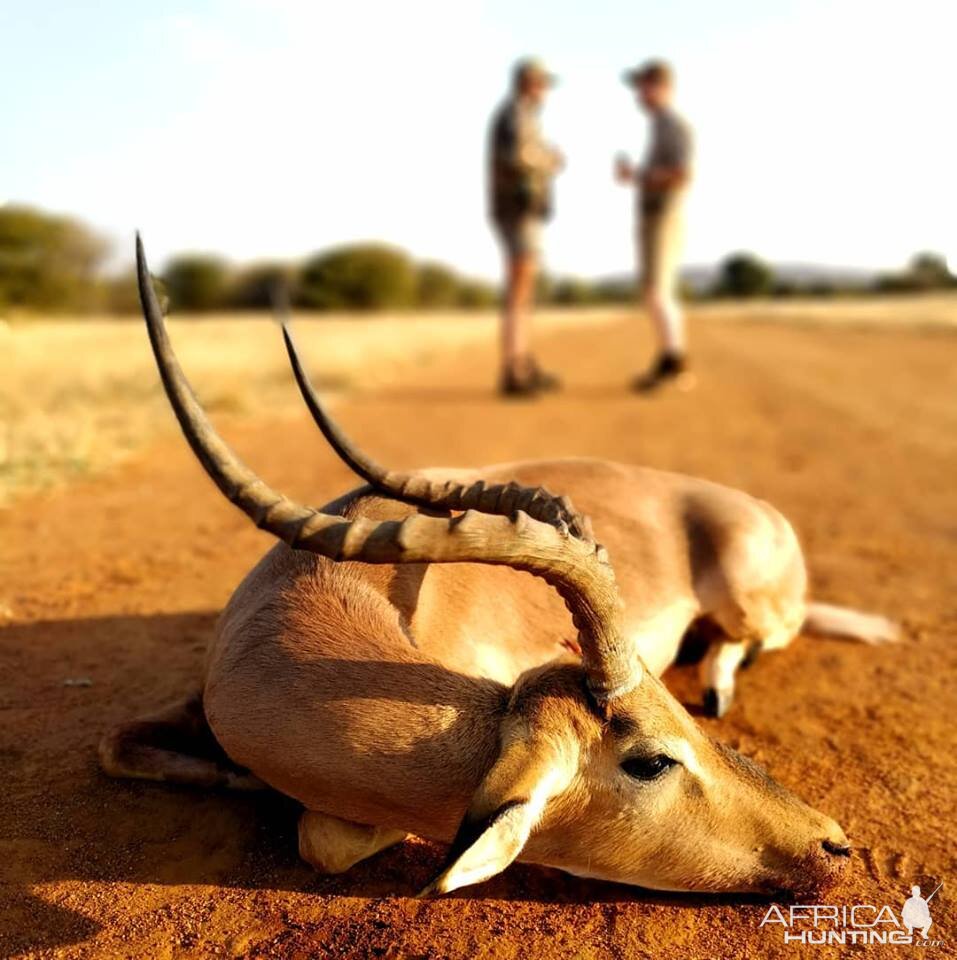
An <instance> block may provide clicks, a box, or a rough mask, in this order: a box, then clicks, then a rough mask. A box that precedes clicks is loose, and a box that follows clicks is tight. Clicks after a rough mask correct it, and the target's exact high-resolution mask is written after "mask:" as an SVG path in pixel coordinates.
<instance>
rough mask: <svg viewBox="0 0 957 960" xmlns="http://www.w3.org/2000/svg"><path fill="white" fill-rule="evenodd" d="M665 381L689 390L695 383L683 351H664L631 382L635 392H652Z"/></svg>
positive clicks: (680, 388)
mask: <svg viewBox="0 0 957 960" xmlns="http://www.w3.org/2000/svg"><path fill="white" fill-rule="evenodd" d="M667 383H673V384H675V386H677V387H678V389H679V390H690V389H691V388H692V387H693V386H694V385H695V379H694V374H693V373H691V371H690V370H689V369H688V360H687V358H686V357H685V355H684V354H683V353H672V352H668V351H666V352H664V353H661V354H659V355H658V359H657V360H656V361H655V362H654V363H653V364H652V366H651V367H650V368H649V369H648V370H646V371H645V372H644V373H642V374H639V375H638V376H637V377H635V379H634V380H633V381H632V383H631V389H632V390H634V391H635V392H636V393H654V392H655V391H656V390H658V389H659V388H660V387H662V386H664V385H665V384H667Z"/></svg>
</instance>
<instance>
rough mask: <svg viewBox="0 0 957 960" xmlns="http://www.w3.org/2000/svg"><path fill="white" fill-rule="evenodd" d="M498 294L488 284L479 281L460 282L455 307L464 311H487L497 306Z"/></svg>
mask: <svg viewBox="0 0 957 960" xmlns="http://www.w3.org/2000/svg"><path fill="white" fill-rule="evenodd" d="M499 298H500V294H499V292H498V290H497V289H496V288H495V287H494V286H492V284H490V283H483V282H482V281H481V280H462V281H461V282H460V283H459V292H458V298H457V300H456V305H457V306H459V307H462V308H463V309H465V310H488V309H490V308H492V307H495V306H498V302H499Z"/></svg>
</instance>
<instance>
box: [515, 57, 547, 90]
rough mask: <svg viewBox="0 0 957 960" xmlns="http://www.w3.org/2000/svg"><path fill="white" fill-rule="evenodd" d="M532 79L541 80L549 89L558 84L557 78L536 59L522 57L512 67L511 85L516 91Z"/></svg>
mask: <svg viewBox="0 0 957 960" xmlns="http://www.w3.org/2000/svg"><path fill="white" fill-rule="evenodd" d="M532 77H535V78H538V79H541V80H543V81H544V82H545V83H547V84H548V85H549V86H550V87H553V86H554V85H555V84H556V83H557V82H558V77H556V76H555V74H554V73H551V72H550V71H549V70H548V69H547V68H546V67H545V64H544V63H542V61H541V60H539V59H538V57H524V58H523V59H521V60H519V61H518V63H516V64H515V66H514V67H512V84H513V86H514V87H515V88H516V89H517V88H518V87H520V86H521V85H522V84H523V83H524V82H525V81H526V80H528V79H531V78H532Z"/></svg>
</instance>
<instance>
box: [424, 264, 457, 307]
mask: <svg viewBox="0 0 957 960" xmlns="http://www.w3.org/2000/svg"><path fill="white" fill-rule="evenodd" d="M460 286H461V281H460V279H459V277H458V275H457V274H456V273H455V271H453V270H450V269H449V268H448V267H446V266H443V265H442V264H441V263H423V264H422V265H421V266H420V267H419V270H418V277H417V288H416V298H415V301H416V303H417V304H418V305H419V306H420V307H453V306H455V305H456V304H457V303H458V299H459V293H460V290H459V288H460Z"/></svg>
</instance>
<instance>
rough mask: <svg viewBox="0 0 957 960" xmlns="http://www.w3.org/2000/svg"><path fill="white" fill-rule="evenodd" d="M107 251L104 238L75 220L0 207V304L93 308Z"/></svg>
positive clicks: (52, 307) (35, 211)
mask: <svg viewBox="0 0 957 960" xmlns="http://www.w3.org/2000/svg"><path fill="white" fill-rule="evenodd" d="M107 252H108V246H107V244H106V243H105V241H104V240H102V239H101V238H100V237H98V236H97V235H96V234H94V233H93V232H92V231H91V230H89V229H88V228H87V227H85V226H84V225H83V224H81V223H79V222H78V221H76V220H72V219H70V218H69V217H60V216H54V215H51V214H47V213H42V212H41V211H39V210H34V209H32V208H30V207H22V206H15V205H6V206H0V307H3V306H21V307H33V308H35V309H39V310H87V309H91V308H94V307H95V306H96V305H97V295H98V292H99V291H98V288H97V271H98V269H99V267H100V265H101V263H102V261H103V259H104V257H105V256H106V254H107Z"/></svg>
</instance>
